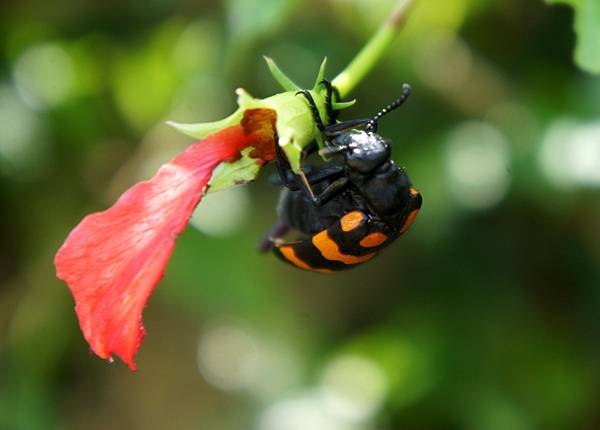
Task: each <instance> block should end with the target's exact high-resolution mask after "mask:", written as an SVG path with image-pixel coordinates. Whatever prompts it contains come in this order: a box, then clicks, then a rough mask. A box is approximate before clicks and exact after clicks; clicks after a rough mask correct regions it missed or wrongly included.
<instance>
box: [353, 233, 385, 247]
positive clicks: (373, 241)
mask: <svg viewBox="0 0 600 430" xmlns="http://www.w3.org/2000/svg"><path fill="white" fill-rule="evenodd" d="M386 240H388V237H387V236H386V235H385V234H383V233H380V232H378V231H376V232H375V233H371V234H369V235H368V236H365V237H363V238H362V239H361V241H360V242H359V243H360V246H362V247H363V248H374V247H375V246H379V245H381V244H382V243H383V242H385V241H386Z"/></svg>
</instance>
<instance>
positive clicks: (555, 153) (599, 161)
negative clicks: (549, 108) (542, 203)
mask: <svg viewBox="0 0 600 430" xmlns="http://www.w3.org/2000/svg"><path fill="white" fill-rule="evenodd" d="M538 162H539V164H540V167H541V169H542V171H543V173H544V174H545V175H546V177H547V178H548V180H549V181H550V182H552V183H553V184H554V185H555V186H558V187H569V186H588V187H600V122H593V123H587V124H578V123H576V122H574V121H570V120H566V119H562V120H558V121H556V122H554V123H553V124H552V125H551V126H550V127H549V128H548V130H547V132H546V134H545V136H544V138H543V141H542V145H541V149H540V151H539V153H538Z"/></svg>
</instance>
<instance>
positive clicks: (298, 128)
mask: <svg viewBox="0 0 600 430" xmlns="http://www.w3.org/2000/svg"><path fill="white" fill-rule="evenodd" d="M265 60H266V62H267V66H268V67H269V70H270V71H271V73H272V74H273V77H274V78H275V80H276V81H277V82H278V83H279V84H280V85H281V87H282V88H283V89H284V92H282V93H279V94H275V95H273V96H271V97H267V98H265V99H257V98H254V97H252V96H251V95H250V94H248V92H246V91H245V90H243V89H241V88H239V89H238V90H236V94H237V96H238V100H237V103H238V109H237V110H236V111H235V112H234V113H232V114H231V115H230V116H228V117H227V118H224V119H222V120H219V121H214V122H206V123H198V124H180V123H176V122H173V121H169V122H168V123H167V124H169V125H170V126H172V127H174V128H175V129H177V130H179V131H181V132H182V133H184V134H187V135H188V136H191V137H193V138H195V139H202V138H204V137H206V136H208V135H209V134H212V133H216V132H217V131H219V130H223V129H224V128H227V127H231V126H234V125H238V124H240V122H241V120H242V118H243V116H244V112H245V111H246V110H247V109H272V110H274V111H275V112H276V114H277V120H276V124H275V127H276V130H277V136H278V142H277V143H278V144H279V146H280V147H281V148H282V150H283V152H284V153H285V155H286V157H287V158H288V161H289V162H290V165H291V167H292V170H294V171H295V172H299V171H300V168H301V167H300V166H301V159H302V151H303V150H304V148H306V147H307V146H308V145H309V144H310V143H311V142H312V141H314V140H316V141H317V142H318V144H319V147H322V146H323V140H322V138H321V135H320V133H319V131H318V129H317V126H316V123H315V121H314V118H313V114H312V111H311V109H310V106H309V104H308V101H307V100H306V98H305V97H303V96H302V95H301V94H298V92H299V91H301V90H302V89H301V88H300V87H299V86H298V85H297V84H295V83H294V81H292V80H291V79H290V78H289V77H288V76H287V75H285V73H283V71H282V70H281V69H280V68H279V67H278V66H277V64H276V63H275V62H274V61H273V60H272V59H270V58H267V57H265ZM326 67H327V59H325V60H323V62H322V64H321V67H320V68H319V72H318V73H317V78H316V81H315V84H314V86H313V88H312V89H311V90H309V91H310V93H311V95H312V96H313V99H314V100H315V104H316V105H317V108H318V110H319V112H320V114H321V118H322V119H323V121H326V118H327V114H326V112H327V109H326V106H325V103H326V89H325V87H324V86H323V85H322V84H321V82H322V81H323V79H325V73H326ZM353 104H354V101H350V102H337V101H334V103H333V109H334V110H340V109H346V108H348V107H350V106H352V105H353ZM252 168H253V169H254V167H252ZM256 173H258V172H256ZM244 179H247V178H244Z"/></svg>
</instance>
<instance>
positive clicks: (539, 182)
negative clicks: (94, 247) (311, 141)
mask: <svg viewBox="0 0 600 430" xmlns="http://www.w3.org/2000/svg"><path fill="white" fill-rule="evenodd" d="M393 3H394V2H393V1H392V0H309V1H300V0H229V1H207V0H195V1H186V0H178V1H167V0H152V1H147V2H140V1H134V0H122V1H111V0H109V1H94V0H84V1H79V2H75V1H73V0H54V1H51V2H50V1H48V2H46V1H42V0H21V1H19V2H16V1H14V2H11V1H4V2H2V4H1V5H0V29H1V31H0V199H1V202H2V216H1V217H0V219H1V220H2V222H1V223H0V234H1V236H2V239H1V240H0V429H2V430H5V429H6V430H13V429H14V430H21V429H27V430H35V429H88V430H93V429H106V428H111V429H112V428H115V429H166V428H174V429H208V430H212V429H215V430H237V429H257V430H296V429H302V430H363V429H365V430H369V429H394V430H395V429H406V430H412V429H415V430H416V429H420V430H422V429H425V430H429V429H432V430H436V429H440V430H442V429H444V430H446V429H447V430H451V429H465V430H504V429H506V430H530V429H550V430H552V429H598V428H600V408H599V407H598V405H599V399H600V342H599V341H598V339H599V338H600V261H599V260H600V199H599V198H598V197H599V195H600V80H599V79H598V78H595V77H593V76H591V75H588V74H585V73H584V72H582V71H580V70H578V69H577V68H576V67H575V66H574V64H573V60H572V52H573V47H574V44H575V35H574V34H573V32H572V26H573V12H572V10H571V9H569V8H567V7H565V6H553V7H549V6H547V5H545V4H544V3H543V2H541V1H537V0H527V1H524V0H503V1H499V0H496V1H492V0H487V1H483V0H446V1H444V2H441V1H435V2H434V1H431V0H430V1H423V0H422V1H421V5H420V6H419V7H418V8H417V9H415V11H414V13H413V14H412V16H411V18H410V22H409V24H408V27H407V28H406V29H405V31H404V32H403V33H402V34H401V36H400V37H399V39H398V41H397V43H396V44H395V45H394V46H393V48H392V49H391V50H390V51H389V53H388V55H387V56H386V58H385V59H384V61H382V62H381V63H380V64H379V65H378V66H377V67H376V69H375V71H374V72H373V73H372V74H371V75H370V76H369V77H368V79H366V80H365V81H364V82H363V83H362V84H361V85H360V86H359V88H358V90H357V91H356V92H355V94H354V95H355V96H356V98H357V99H358V103H357V105H356V106H355V107H354V108H352V109H350V110H348V111H345V112H344V113H343V118H355V117H365V116H369V115H372V114H373V113H375V112H376V111H377V110H378V109H379V108H381V107H382V106H383V105H385V104H387V103H388V102H390V101H391V100H392V99H393V98H395V96H397V95H398V93H399V91H400V88H401V84H402V83H403V82H409V83H411V84H412V85H413V96H412V98H411V100H410V101H409V103H408V104H407V105H405V106H404V107H403V108H402V109H401V110H400V111H398V112H397V113H395V114H394V115H390V116H389V117H387V118H386V119H385V121H383V122H382V124H381V132H382V134H384V135H386V136H389V137H391V138H392V139H393V140H394V142H395V146H394V157H395V159H396V160H397V162H398V163H400V164H402V165H403V166H406V168H407V171H408V173H409V175H410V176H411V179H412V180H413V182H414V184H415V186H416V187H417V188H418V189H419V190H420V191H421V193H422V194H423V196H424V206H423V210H422V211H421V215H420V216H419V218H418V219H417V221H416V222H415V224H414V226H413V227H412V229H411V230H410V232H409V233H408V234H407V235H406V236H405V237H403V238H402V239H401V240H399V241H398V242H397V243H395V244H394V245H393V246H392V247H391V248H390V249H389V250H388V251H387V252H385V253H384V254H383V255H382V256H380V257H378V258H377V259H375V260H374V261H372V262H370V263H368V264H365V265H363V266H361V267H359V268H357V269H355V270H353V271H350V272H347V273H341V274H336V275H333V276H322V275H316V274H312V273H304V272H301V271H299V270H295V269H294V268H291V267H289V266H287V265H284V264H282V263H280V262H279V261H277V260H276V259H275V258H274V257H272V256H262V255H259V254H258V253H256V252H255V245H256V243H257V242H258V240H259V239H260V238H261V237H262V234H263V233H264V231H265V230H266V229H268V228H269V226H270V224H271V223H272V222H273V221H274V220H275V211H274V208H275V202H276V199H277V190H276V189H274V188H272V187H270V186H269V185H268V184H267V182H266V176H267V175H266V174H263V175H262V176H261V178H260V180H259V181H257V182H256V183H253V184H251V185H249V186H246V187H243V188H239V189H234V190H231V191H227V192H223V193H217V194H215V195H211V196H209V197H208V198H206V199H205V200H204V201H203V202H202V204H201V205H200V208H199V210H198V211H197V212H196V214H195V215H194V219H193V222H192V224H193V226H194V227H189V228H188V229H187V230H186V231H185V232H184V234H183V235H182V236H181V238H180V240H179V242H178V245H177V248H176V251H175V254H174V256H173V258H172V260H171V262H170V264H169V266H168V269H167V272H166V276H165V278H164V279H163V281H162V282H161V284H160V285H159V287H158V288H157V290H156V291H155V293H154V295H153V296H152V298H151V300H150V302H149V306H148V307H147V309H146V312H145V315H144V322H145V326H146V329H147V333H148V334H147V336H146V339H145V341H144V343H143V345H142V347H141V349H140V351H139V353H138V355H137V364H138V369H139V370H138V371H137V373H131V372H130V371H129V370H128V369H127V368H126V366H125V365H123V364H122V363H120V362H115V363H113V364H109V363H108V362H105V361H103V360H101V359H98V358H97V357H95V356H94V355H93V354H91V353H90V352H89V349H88V346H87V344H86V343H85V341H84V340H83V337H82V335H81V333H80V331H79V328H78V323H77V320H76V317H75V313H74V312H73V302H72V299H71V296H70V294H69V291H68V289H67V287H66V286H65V285H64V284H63V283H62V282H59V281H58V280H57V279H56V278H55V277H54V268H53V264H52V259H53V255H54V253H55V252H56V250H57V249H58V247H59V246H60V244H61V243H62V241H63V240H64V238H65V237H66V235H67V233H68V232H69V231H70V229H71V228H73V227H74V226H75V225H76V224H77V223H78V222H79V220H80V219H81V218H82V217H83V216H84V215H85V214H87V213H90V212H93V211H98V210H102V209H105V208H106V207H108V206H109V205H110V204H112V202H114V200H115V199H116V198H117V197H118V195H119V194H120V193H121V192H123V191H124V190H125V189H127V188H128V187H129V186H131V185H132V184H133V183H135V182H136V181H138V180H140V179H143V178H148V177H150V176H151V175H152V174H153V172H154V171H155V170H156V168H157V167H158V166H159V165H160V164H162V163H164V162H166V161H167V160H169V159H170V158H171V157H172V156H173V155H174V154H176V153H177V152H178V151H180V150H181V149H182V148H183V147H185V145H187V144H189V143H190V140H189V139H187V138H186V137H184V136H182V135H179V134H177V133H176V132H175V131H173V130H171V129H169V128H168V127H167V126H165V125H164V121H165V120H167V119H173V120H177V121H180V122H200V121H208V120H213V119H219V118H222V117H224V116H225V115H227V114H228V113H230V112H231V111H233V109H234V108H235V96H234V90H235V88H237V87H238V86H242V87H244V88H246V89H247V90H248V91H249V92H250V93H251V94H253V95H254V96H258V97H265V96H269V95H271V94H273V93H275V92H278V91H279V90H278V87H277V85H276V84H275V82H274V81H273V79H272V78H271V76H270V74H269V73H268V72H267V69H266V66H265V64H264V62H263V60H262V58H261V56H262V54H268V55H270V56H272V57H273V58H275V59H276V60H277V61H278V63H279V64H280V66H281V67H282V68H283V69H284V70H286V71H287V72H288V73H289V74H290V75H291V76H292V77H294V78H295V79H296V81H297V82H299V83H301V84H302V85H306V86H309V85H312V82H313V78H314V75H315V73H316V70H317V68H318V65H319V63H320V61H321V59H322V58H323V57H324V56H328V58H329V60H330V73H331V75H330V78H331V77H333V76H334V75H335V73H336V72H338V71H340V70H341V69H342V68H343V67H344V66H345V65H346V64H347V62H348V61H349V60H350V59H351V58H352V57H353V56H354V54H355V53H356V52H357V51H358V50H359V49H360V47H361V46H362V45H363V43H364V42H365V41H366V40H367V38H368V37H369V36H370V35H371V34H372V32H373V31H374V30H375V29H376V27H377V25H378V23H379V22H380V21H381V20H382V19H383V18H384V17H385V15H386V14H387V13H388V11H389V10H390V9H391V7H392V4H393Z"/></svg>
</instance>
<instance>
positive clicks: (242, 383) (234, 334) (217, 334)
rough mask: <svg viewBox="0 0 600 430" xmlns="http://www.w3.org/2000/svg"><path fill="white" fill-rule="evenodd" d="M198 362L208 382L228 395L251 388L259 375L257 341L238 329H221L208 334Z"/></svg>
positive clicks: (199, 353)
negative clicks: (231, 392)
mask: <svg viewBox="0 0 600 430" xmlns="http://www.w3.org/2000/svg"><path fill="white" fill-rule="evenodd" d="M197 362H198V368H199V369H200V373H201V374H202V376H204V378H205V379H206V381H207V382H209V383H210V384H211V385H213V386H215V387H217V388H220V389H222V390H225V391H235V390H240V389H244V388H248V387H249V386H250V385H252V384H253V383H254V382H255V381H256V379H257V377H258V375H259V365H260V357H259V352H258V349H257V345H256V339H254V337H253V336H252V335H251V334H250V333H248V332H247V331H245V330H242V329H240V328H238V327H233V326H221V327H217V328H214V329H212V330H209V331H208V332H207V333H205V334H204V335H203V336H202V338H201V339H200V342H199V344H198V360H197Z"/></svg>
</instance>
